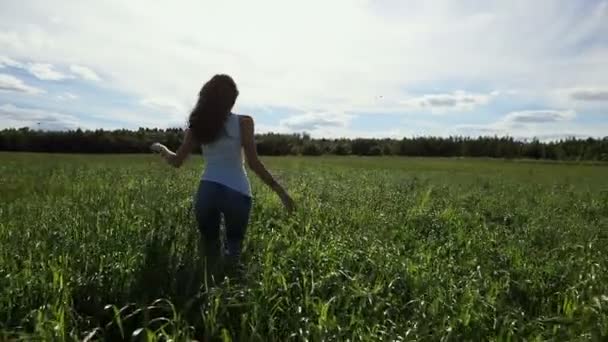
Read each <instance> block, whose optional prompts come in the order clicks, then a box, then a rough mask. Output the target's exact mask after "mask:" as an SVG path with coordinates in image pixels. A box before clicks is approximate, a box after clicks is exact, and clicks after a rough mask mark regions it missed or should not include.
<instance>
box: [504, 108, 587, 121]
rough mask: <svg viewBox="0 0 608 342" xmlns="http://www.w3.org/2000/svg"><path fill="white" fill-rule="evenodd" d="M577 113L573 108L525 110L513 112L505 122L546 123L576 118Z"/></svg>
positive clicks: (507, 116) (506, 117)
mask: <svg viewBox="0 0 608 342" xmlns="http://www.w3.org/2000/svg"><path fill="white" fill-rule="evenodd" d="M575 116H576V113H575V112H574V111H572V110H552V109H547V110H523V111H517V112H511V113H509V114H507V115H506V116H505V118H504V119H503V121H502V122H503V123H512V124H514V123H523V124H526V123H541V124H542V123H546V122H557V121H565V120H571V119H574V117H575Z"/></svg>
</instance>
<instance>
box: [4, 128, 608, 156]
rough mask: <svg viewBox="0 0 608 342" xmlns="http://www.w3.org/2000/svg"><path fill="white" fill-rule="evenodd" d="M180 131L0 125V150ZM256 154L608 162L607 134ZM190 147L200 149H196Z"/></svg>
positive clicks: (292, 148) (67, 146)
mask: <svg viewBox="0 0 608 342" xmlns="http://www.w3.org/2000/svg"><path fill="white" fill-rule="evenodd" d="M182 136H183V130H182V129H177V128H171V129H157V128H153V129H149V128H140V129H138V130H124V129H121V130H101V129H99V130H87V131H83V130H80V129H78V130H71V131H42V130H32V129H29V128H19V129H4V130H0V151H29V152H61V153H148V152H149V151H150V145H151V144H152V143H153V142H156V141H158V142H161V143H163V144H165V145H167V146H168V147H170V148H172V149H176V148H177V147H178V146H179V144H180V142H181V139H182ZM256 143H257V149H258V153H259V154H260V155H271V156H284V155H308V156H319V155H324V154H332V155H359V156H381V155H397V156H421V157H422V156H424V157H490V158H507V159H511V158H531V159H552V160H592V161H608V136H607V137H604V138H603V139H594V138H587V139H576V138H568V139H562V140H558V141H550V142H542V141H539V140H538V139H532V140H526V141H524V140H518V139H514V138H512V137H497V136H494V137H476V138H471V137H446V138H442V137H413V138H403V139H359V138H357V139H313V138H311V137H310V135H308V134H306V133H294V134H276V133H266V134H257V135H256ZM196 152H200V150H199V151H196Z"/></svg>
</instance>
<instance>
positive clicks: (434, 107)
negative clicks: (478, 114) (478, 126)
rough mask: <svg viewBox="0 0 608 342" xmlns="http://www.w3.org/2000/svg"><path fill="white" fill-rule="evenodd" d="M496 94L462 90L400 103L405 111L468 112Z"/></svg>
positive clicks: (415, 98) (427, 95) (488, 100)
mask: <svg viewBox="0 0 608 342" xmlns="http://www.w3.org/2000/svg"><path fill="white" fill-rule="evenodd" d="M496 95H498V92H497V91H495V92H492V93H490V94H476V93H469V92H465V91H462V90H458V91H454V92H453V93H444V94H426V95H422V96H420V97H414V98H409V99H406V100H402V101H400V103H401V104H402V105H404V106H405V108H407V109H419V110H430V111H432V112H439V113H441V112H446V111H468V110H472V109H474V108H475V107H478V106H482V105H485V104H487V103H488V102H490V99H491V98H492V97H493V96H496Z"/></svg>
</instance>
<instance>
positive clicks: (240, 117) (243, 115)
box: [234, 114, 253, 121]
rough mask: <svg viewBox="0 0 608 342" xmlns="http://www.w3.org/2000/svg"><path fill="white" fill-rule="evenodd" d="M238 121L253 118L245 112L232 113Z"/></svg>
mask: <svg viewBox="0 0 608 342" xmlns="http://www.w3.org/2000/svg"><path fill="white" fill-rule="evenodd" d="M234 115H235V116H236V117H237V118H238V119H239V121H243V120H245V121H253V118H252V117H251V116H250V115H246V114H234Z"/></svg>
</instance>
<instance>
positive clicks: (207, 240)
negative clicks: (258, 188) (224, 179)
mask: <svg viewBox="0 0 608 342" xmlns="http://www.w3.org/2000/svg"><path fill="white" fill-rule="evenodd" d="M194 211H195V214H196V221H197V223H198V229H199V230H200V232H201V234H202V238H203V241H204V248H205V255H206V256H207V257H208V258H209V257H218V256H220V255H221V254H222V253H221V252H222V251H221V239H220V222H221V215H223V216H224V224H225V228H226V246H225V254H226V255H227V256H229V257H234V258H238V257H239V256H240V254H241V248H242V244H243V239H244V237H245V232H246V231H247V224H248V223H249V213H250V211H251V197H249V196H247V195H245V194H242V193H240V192H238V191H236V190H233V189H231V188H229V187H227V186H225V185H222V184H220V183H216V182H211V181H206V180H203V181H201V183H200V185H199V188H198V192H197V194H196V198H195V201H194ZM209 261H211V260H209Z"/></svg>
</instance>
